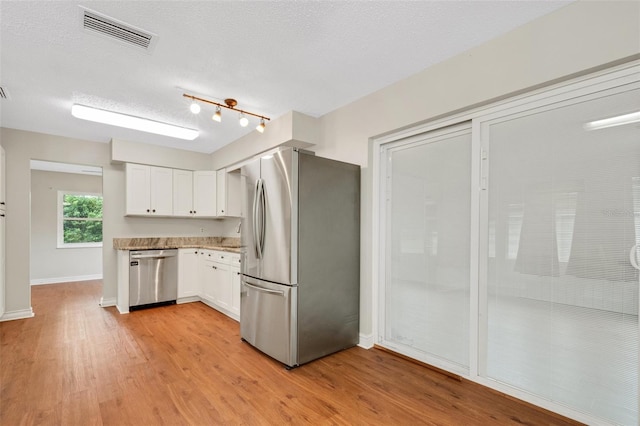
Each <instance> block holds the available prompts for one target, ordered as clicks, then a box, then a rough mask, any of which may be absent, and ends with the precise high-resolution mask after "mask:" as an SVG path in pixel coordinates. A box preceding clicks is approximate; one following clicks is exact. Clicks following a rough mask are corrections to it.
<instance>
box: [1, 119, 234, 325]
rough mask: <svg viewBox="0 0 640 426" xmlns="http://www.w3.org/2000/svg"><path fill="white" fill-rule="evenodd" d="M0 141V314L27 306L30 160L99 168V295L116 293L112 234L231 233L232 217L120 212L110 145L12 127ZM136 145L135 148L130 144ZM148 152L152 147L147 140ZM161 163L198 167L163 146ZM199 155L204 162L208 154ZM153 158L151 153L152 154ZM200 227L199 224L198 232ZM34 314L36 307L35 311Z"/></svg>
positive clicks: (118, 168) (119, 175)
mask: <svg viewBox="0 0 640 426" xmlns="http://www.w3.org/2000/svg"><path fill="white" fill-rule="evenodd" d="M0 143H1V144H2V146H3V147H4V148H5V151H6V158H7V196H6V198H7V216H6V218H7V235H6V238H7V239H6V244H7V257H6V265H7V266H6V305H5V306H6V309H5V315H7V316H13V315H20V314H26V313H28V312H30V310H31V288H30V285H29V274H30V259H29V254H30V251H31V250H30V238H29V234H30V201H29V198H30V196H29V194H30V189H31V169H30V160H32V159H34V160H46V161H56V162H61V163H74V164H85V165H90V166H98V167H102V171H103V176H102V178H103V191H102V193H103V200H104V207H103V210H104V211H103V237H104V241H105V244H104V246H103V259H102V265H103V280H104V281H103V292H104V294H103V297H104V299H106V300H107V301H114V302H115V298H116V289H117V282H116V278H117V277H116V250H114V249H113V248H111V247H112V243H111V242H112V241H113V238H114V237H135V236H150V237H153V236H201V235H202V236H236V235H237V234H235V229H234V228H235V226H236V225H237V220H232V219H228V220H216V219H170V218H163V219H160V218H149V219H146V218H134V217H125V216H124V212H125V191H124V188H125V174H124V166H123V165H122V164H111V153H110V151H111V150H110V145H109V144H106V143H96V142H88V141H84V140H78V139H70V138H64V137H60V136H53V135H46V134H42V133H34V132H26V131H21V130H15V129H7V128H2V129H0ZM136 148H138V147H136ZM146 148H147V149H148V150H149V152H150V153H152V152H155V149H156V147H154V146H153V145H147V146H146ZM162 152H163V153H164V155H165V156H166V159H165V163H164V164H158V165H160V166H166V167H176V168H186V169H188V168H191V167H193V168H198V166H200V164H199V162H198V164H192V162H191V161H192V160H191V159H192V157H193V153H187V152H185V151H180V150H170V151H166V148H163V149H162ZM200 155H202V156H204V160H203V161H205V162H206V163H210V156H209V155H207V154H200ZM153 157H156V156H153ZM200 228H205V232H204V233H200ZM36 315H37V312H36Z"/></svg>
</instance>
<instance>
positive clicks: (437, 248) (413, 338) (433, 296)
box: [381, 126, 471, 374]
mask: <svg viewBox="0 0 640 426" xmlns="http://www.w3.org/2000/svg"><path fill="white" fill-rule="evenodd" d="M387 160H388V161H387V163H388V164H387V171H388V172H387V180H388V182H389V185H388V187H387V194H386V196H387V207H386V215H387V226H386V235H385V238H386V248H387V253H386V257H387V259H386V280H385V290H384V298H383V299H384V301H383V304H384V307H383V310H384V320H383V323H384V336H383V341H382V342H381V343H382V344H383V345H385V344H386V345H387V346H389V347H391V348H393V349H394V350H397V351H399V352H402V353H404V354H406V355H409V356H413V357H416V358H418V359H421V360H423V361H425V362H430V363H432V364H435V365H438V366H439V367H441V368H445V369H449V370H452V371H454V372H458V373H467V374H468V366H469V246H470V242H469V241H470V185H471V172H470V168H471V167H470V165H471V133H470V129H469V127H468V126H466V127H465V128H462V129H461V128H457V129H453V130H447V131H444V132H440V133H433V134H427V135H423V136H420V137H417V138H416V140H414V141H413V142H411V143H407V142H406V141H405V142H404V143H398V144H396V145H394V147H392V148H391V149H389V151H388V156H387Z"/></svg>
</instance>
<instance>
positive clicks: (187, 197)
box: [173, 170, 194, 216]
mask: <svg viewBox="0 0 640 426" xmlns="http://www.w3.org/2000/svg"><path fill="white" fill-rule="evenodd" d="M173 214H174V216H193V214H194V213H193V172H192V171H190V170H174V171H173Z"/></svg>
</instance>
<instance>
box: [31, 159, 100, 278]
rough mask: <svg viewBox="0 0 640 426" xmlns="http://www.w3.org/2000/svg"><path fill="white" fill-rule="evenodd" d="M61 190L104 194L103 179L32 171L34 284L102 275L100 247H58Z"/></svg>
mask: <svg viewBox="0 0 640 426" xmlns="http://www.w3.org/2000/svg"><path fill="white" fill-rule="evenodd" d="M58 191H76V192H85V193H95V194H101V193H102V177H101V176H91V175H80V174H74V173H58V172H45V171H41V170H32V171H31V260H32V261H31V265H30V269H31V274H30V276H31V283H38V284H41V283H48V282H62V281H68V280H69V278H74V277H88V276H102V249H101V248H100V247H84V248H58ZM107 246H108V244H107Z"/></svg>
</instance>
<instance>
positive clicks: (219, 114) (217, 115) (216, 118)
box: [211, 106, 222, 123]
mask: <svg viewBox="0 0 640 426" xmlns="http://www.w3.org/2000/svg"><path fill="white" fill-rule="evenodd" d="M211 119H212V120H213V121H217V122H218V123H219V122H221V121H222V112H221V111H220V107H219V106H217V107H216V112H215V113H214V114H213V116H212V117H211Z"/></svg>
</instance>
